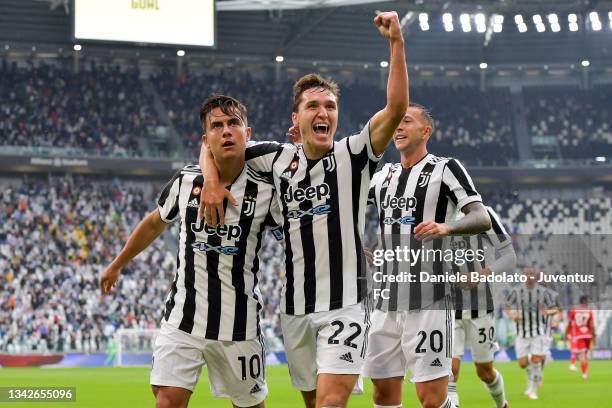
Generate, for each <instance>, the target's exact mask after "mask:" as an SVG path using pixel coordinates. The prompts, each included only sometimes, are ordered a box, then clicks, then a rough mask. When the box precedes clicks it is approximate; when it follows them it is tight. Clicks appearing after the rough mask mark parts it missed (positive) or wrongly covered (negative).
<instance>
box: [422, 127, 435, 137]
mask: <svg viewBox="0 0 612 408" xmlns="http://www.w3.org/2000/svg"><path fill="white" fill-rule="evenodd" d="M432 131H433V129H432V128H431V126H426V127H425V131H424V132H423V140H428V139H429V137H430V136H431V132H432Z"/></svg>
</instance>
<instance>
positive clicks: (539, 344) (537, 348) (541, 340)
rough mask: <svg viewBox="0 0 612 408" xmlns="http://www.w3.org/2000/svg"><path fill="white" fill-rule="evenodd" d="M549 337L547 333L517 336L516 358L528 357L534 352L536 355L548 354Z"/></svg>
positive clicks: (515, 345)
mask: <svg viewBox="0 0 612 408" xmlns="http://www.w3.org/2000/svg"><path fill="white" fill-rule="evenodd" d="M548 339H549V337H548V336H545V335H539V336H535V337H527V338H523V337H517V338H516V341H515V342H514V349H515V350H516V358H522V357H527V356H528V355H530V354H532V355H535V356H546V353H547V352H548V348H547V347H548V346H547V344H548V343H549V340H548Z"/></svg>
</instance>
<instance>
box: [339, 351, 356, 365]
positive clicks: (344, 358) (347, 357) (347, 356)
mask: <svg viewBox="0 0 612 408" xmlns="http://www.w3.org/2000/svg"><path fill="white" fill-rule="evenodd" d="M340 360H342V361H346V362H348V363H354V361H353V356H352V355H351V352H350V351H349V352H348V353H346V354H343V355H341V356H340Z"/></svg>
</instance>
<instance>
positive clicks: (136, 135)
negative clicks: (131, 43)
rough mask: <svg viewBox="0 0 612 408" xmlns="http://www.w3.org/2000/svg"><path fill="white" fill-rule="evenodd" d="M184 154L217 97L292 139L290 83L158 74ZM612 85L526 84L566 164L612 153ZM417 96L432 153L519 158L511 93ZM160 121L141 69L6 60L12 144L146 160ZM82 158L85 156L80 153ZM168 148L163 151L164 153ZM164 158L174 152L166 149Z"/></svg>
mask: <svg viewBox="0 0 612 408" xmlns="http://www.w3.org/2000/svg"><path fill="white" fill-rule="evenodd" d="M150 80H151V82H152V83H153V84H154V86H155V88H156V90H157V92H158V93H159V96H160V97H161V101H162V103H163V105H164V108H165V109H166V110H167V112H168V115H169V118H170V120H171V121H172V123H173V125H174V127H175V128H176V130H177V131H178V133H179V135H180V137H181V140H182V142H183V145H184V148H185V154H186V155H187V156H188V157H192V156H193V155H194V154H197V151H198V148H199V143H200V136H201V126H200V121H199V105H200V103H201V102H202V100H203V99H204V98H205V97H206V96H208V95H210V94H212V93H226V94H230V95H233V96H236V97H238V98H239V99H240V100H241V101H242V102H244V103H245V105H246V106H247V107H248V109H249V118H250V122H251V124H252V125H253V127H254V137H255V138H256V139H258V140H277V141H286V130H287V128H288V127H289V126H290V113H291V104H292V99H291V92H290V89H291V84H292V81H291V80H290V79H283V80H281V81H275V80H274V78H273V75H272V73H269V74H268V75H264V76H263V77H257V76H255V75H252V74H251V73H249V72H240V71H237V70H232V72H231V75H230V74H229V73H223V72H222V73H220V74H219V73H215V74H210V73H206V72H205V73H201V74H192V73H190V72H189V70H188V69H186V70H185V73H184V74H183V75H181V76H180V77H179V78H177V76H176V74H175V72H174V71H172V70H162V71H161V72H159V73H156V74H151V76H150ZM340 87H341V103H340V109H341V115H342V120H341V121H340V124H341V128H340V129H339V134H340V135H345V134H349V133H353V132H355V131H357V130H359V129H360V127H362V126H363V125H364V122H365V121H366V120H367V118H369V117H370V116H371V115H372V114H373V113H374V112H375V111H376V110H377V109H380V108H381V106H382V104H383V103H384V90H383V89H381V88H380V87H378V86H375V85H371V84H368V83H365V82H357V81H349V82H342V81H340ZM611 94H612V88H611V87H610V86H603V85H602V86H597V87H594V88H593V89H592V90H590V91H589V92H584V91H582V90H580V89H578V88H571V87H555V86H548V87H542V86H540V87H525V88H524V101H525V106H524V108H525V114H526V119H527V124H528V132H529V134H530V136H531V137H538V136H552V137H554V138H555V139H556V145H557V146H558V151H559V156H560V158H577V159H581V158H593V157H595V156H607V157H609V156H612V148H611V147H610V146H612V116H611V115H612V114H611V113H610V112H609V109H606V108H607V106H609V100H610V95H611ZM411 100H413V101H416V102H419V103H421V104H422V105H425V106H427V107H428V108H430V110H431V112H432V114H433V117H434V119H435V127H436V130H435V132H434V134H433V135H432V138H431V140H430V148H431V150H432V151H435V152H436V153H437V154H438V155H441V156H453V157H456V158H459V159H461V160H462V161H464V162H466V163H469V164H480V165H503V164H507V163H508V162H511V161H513V160H515V159H517V148H516V141H515V135H514V129H513V125H512V116H511V110H510V109H508V107H509V106H511V100H510V92H509V89H508V88H503V87H500V88H489V89H488V90H487V91H486V92H481V91H480V90H479V89H478V88H477V87H475V86H471V85H462V86H455V85H448V86H442V85H428V84H419V85H413V86H412V87H411ZM160 122H161V121H160V120H159V118H158V117H157V113H156V112H155V109H154V108H153V104H152V101H151V96H150V95H148V94H147V93H146V92H145V91H144V88H143V85H142V82H141V81H140V72H139V70H138V68H129V69H124V68H119V67H118V66H112V67H111V66H105V65H99V64H96V63H94V62H87V63H83V66H82V68H81V70H80V72H79V73H74V72H73V70H72V68H71V67H67V66H65V65H62V63H61V62H60V63H58V64H46V63H42V62H40V63H37V64H36V65H35V64H33V63H30V64H28V65H27V66H23V65H20V66H17V65H16V64H15V63H14V62H7V61H6V60H2V62H1V63H0V141H1V142H2V144H3V145H4V146H32V147H39V148H52V147H61V148H73V149H74V148H77V149H83V150H85V153H86V154H94V155H112V156H143V155H144V156H146V155H151V154H153V152H152V151H149V149H148V148H147V147H146V143H144V144H143V142H142V139H146V138H147V137H149V136H151V135H152V134H153V132H154V126H156V125H158V124H159V123H160ZM81 153H82V151H81ZM158 154H159V152H157V153H155V155H158ZM161 154H162V155H164V154H170V152H161Z"/></svg>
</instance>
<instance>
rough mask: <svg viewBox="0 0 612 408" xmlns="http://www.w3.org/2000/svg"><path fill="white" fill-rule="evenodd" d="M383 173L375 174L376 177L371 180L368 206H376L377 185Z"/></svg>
mask: <svg viewBox="0 0 612 408" xmlns="http://www.w3.org/2000/svg"><path fill="white" fill-rule="evenodd" d="M381 172H382V170H380V171H377V172H376V173H374V176H372V180H370V190H369V191H368V205H374V206H376V184H377V183H378V180H379V178H380V173H381Z"/></svg>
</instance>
